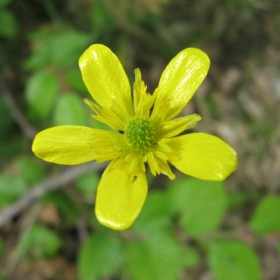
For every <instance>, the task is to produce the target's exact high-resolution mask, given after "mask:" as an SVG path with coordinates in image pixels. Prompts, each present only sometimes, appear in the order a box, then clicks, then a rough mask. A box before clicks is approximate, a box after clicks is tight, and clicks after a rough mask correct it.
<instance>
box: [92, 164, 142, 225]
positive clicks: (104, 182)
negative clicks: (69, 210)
mask: <svg viewBox="0 0 280 280" xmlns="http://www.w3.org/2000/svg"><path fill="white" fill-rule="evenodd" d="M128 170H129V164H127V163H125V161H124V160H121V159H119V160H116V161H113V162H111V164H110V165H109V166H108V167H107V169H106V170H105V172H104V174H103V176H102V178H101V181H100V183H99V185H98V188H97V198H96V206H95V213H96V216H97V219H98V220H99V222H100V223H101V224H103V225H104V226H106V227H109V228H112V229H114V230H125V229H127V228H129V227H130V226H131V224H132V223H133V222H134V220H135V219H136V218H137V216H138V215H139V212H140V210H141V209H142V206H143V204H144V201H145V199H146V195H147V178H146V174H145V172H144V171H143V170H141V169H139V170H138V171H136V172H134V173H133V174H130V173H129V172H128Z"/></svg>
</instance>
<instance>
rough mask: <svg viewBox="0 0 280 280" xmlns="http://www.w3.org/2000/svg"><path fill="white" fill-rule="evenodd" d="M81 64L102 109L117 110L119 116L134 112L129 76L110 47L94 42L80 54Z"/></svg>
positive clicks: (89, 86)
mask: <svg viewBox="0 0 280 280" xmlns="http://www.w3.org/2000/svg"><path fill="white" fill-rule="evenodd" d="M79 66H80V70H81V72H82V76H83V80H84V83H85V84H86V86H87V89H88V91H89V92H90V94H91V96H92V97H93V98H94V100H95V101H96V102H97V103H98V104H99V105H101V106H102V107H103V109H106V110H109V111H110V110H112V111H114V113H116V114H117V115H118V117H119V118H128V116H131V115H132V99H131V91H130V85H129V81H128V78H127V76H126V73H125V71H124V69H123V67H122V65H121V63H120V61H119V59H118V58H117V56H116V55H115V54H114V53H113V52H112V51H111V50H110V49H109V48H107V47H106V46H104V45H101V44H95V45H91V46H90V47H89V48H88V49H87V50H86V51H85V52H84V53H83V54H82V56H81V57H80V59H79ZM116 107H117V108H116Z"/></svg>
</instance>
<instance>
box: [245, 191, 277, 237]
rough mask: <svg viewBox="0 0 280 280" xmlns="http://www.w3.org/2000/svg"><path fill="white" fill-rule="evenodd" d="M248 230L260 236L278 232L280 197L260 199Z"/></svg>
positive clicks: (270, 196)
mask: <svg viewBox="0 0 280 280" xmlns="http://www.w3.org/2000/svg"><path fill="white" fill-rule="evenodd" d="M250 228H251V229H252V230H253V231H255V232H257V233H261V234H266V233H271V232H278V231H280V196H272V195H267V196H265V197H263V198H262V200H261V201H260V202H259V204H258V205H257V208H256V209H255V212H254V214H253V217H252V219H251V221H250Z"/></svg>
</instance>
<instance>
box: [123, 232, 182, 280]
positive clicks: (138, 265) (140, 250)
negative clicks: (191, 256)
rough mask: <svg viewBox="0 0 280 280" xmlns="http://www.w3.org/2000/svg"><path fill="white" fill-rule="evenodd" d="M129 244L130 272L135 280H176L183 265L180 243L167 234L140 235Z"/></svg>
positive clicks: (128, 260)
mask: <svg viewBox="0 0 280 280" xmlns="http://www.w3.org/2000/svg"><path fill="white" fill-rule="evenodd" d="M138 239H139V240H137V239H136V240H134V241H131V242H129V243H127V262H128V270H129V272H130V273H131V275H132V279H135V280H172V279H174V280H176V279H179V273H180V268H181V265H182V249H181V247H180V245H179V243H178V242H177V241H176V240H175V239H174V238H172V237H171V236H170V235H168V234H166V233H165V232H161V231H159V232H154V233H153V234H144V235H140V236H139V238H138Z"/></svg>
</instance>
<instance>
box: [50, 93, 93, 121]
mask: <svg viewBox="0 0 280 280" xmlns="http://www.w3.org/2000/svg"><path fill="white" fill-rule="evenodd" d="M89 119H90V117H89V116H88V115H87V107H86V105H85V104H84V103H83V102H82V100H81V99H80V98H78V97H77V96H76V95H75V94H74V93H65V94H63V95H62V96H60V97H59V99H58V101H57V103H56V106H55V110H54V125H69V124H70V125H81V126H87V124H88V121H89Z"/></svg>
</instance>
